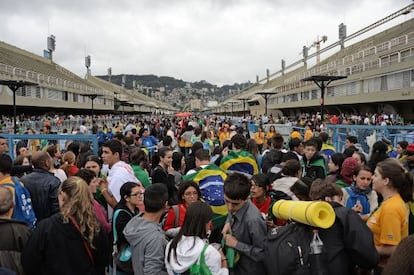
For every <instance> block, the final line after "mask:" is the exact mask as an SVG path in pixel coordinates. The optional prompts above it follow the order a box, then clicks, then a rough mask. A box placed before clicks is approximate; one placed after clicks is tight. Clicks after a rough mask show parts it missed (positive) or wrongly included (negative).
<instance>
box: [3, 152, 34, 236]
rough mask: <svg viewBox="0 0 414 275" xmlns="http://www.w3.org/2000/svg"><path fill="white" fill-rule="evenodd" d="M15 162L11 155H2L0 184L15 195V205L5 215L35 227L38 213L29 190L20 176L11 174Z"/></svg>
mask: <svg viewBox="0 0 414 275" xmlns="http://www.w3.org/2000/svg"><path fill="white" fill-rule="evenodd" d="M12 166H13V162H12V159H11V157H10V156H9V155H7V154H1V155H0V185H1V186H4V187H6V188H9V189H10V191H11V192H12V195H13V197H14V207H13V208H10V209H9V211H8V212H7V213H6V215H5V216H7V217H8V218H13V219H15V220H18V221H22V222H25V223H26V224H27V225H28V226H29V227H31V228H33V227H34V226H35V224H36V215H35V212H34V210H33V206H32V200H31V197H30V193H29V191H28V190H27V189H26V187H25V186H24V184H23V183H21V182H20V180H19V179H18V178H15V177H12V176H10V172H11V170H12Z"/></svg>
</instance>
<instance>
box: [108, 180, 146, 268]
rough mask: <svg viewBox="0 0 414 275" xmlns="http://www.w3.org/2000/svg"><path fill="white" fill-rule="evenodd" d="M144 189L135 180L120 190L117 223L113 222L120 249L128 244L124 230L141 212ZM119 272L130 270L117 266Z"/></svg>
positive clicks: (125, 184) (116, 211) (116, 208)
mask: <svg viewBox="0 0 414 275" xmlns="http://www.w3.org/2000/svg"><path fill="white" fill-rule="evenodd" d="M143 190H144V189H143V188H142V186H141V185H139V184H137V183H135V182H126V183H124V184H123V185H122V186H121V190H120V191H119V192H120V195H121V200H120V201H119V202H118V204H117V205H116V207H115V209H114V217H115V216H116V219H115V224H112V226H113V227H114V228H115V229H116V230H114V232H113V234H114V236H115V231H116V237H117V242H116V245H117V248H118V251H121V250H122V249H123V248H124V247H125V246H126V245H127V244H128V242H127V240H126V239H125V235H124V233H123V231H124V228H125V226H126V225H127V223H128V222H129V221H130V220H131V219H132V218H133V217H134V216H136V215H138V214H139V209H138V207H139V206H141V205H142V204H143V198H144V196H143V194H144V193H143ZM112 222H114V220H112ZM120 271H121V272H120ZM117 274H119V275H123V274H128V272H127V271H126V270H122V267H119V266H117Z"/></svg>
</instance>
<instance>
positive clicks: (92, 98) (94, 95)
mask: <svg viewBox="0 0 414 275" xmlns="http://www.w3.org/2000/svg"><path fill="white" fill-rule="evenodd" d="M81 96H86V97H89V98H90V99H91V101H92V110H91V111H92V123H93V117H94V112H95V111H94V108H93V101H94V100H95V98H97V97H98V96H101V95H98V94H81Z"/></svg>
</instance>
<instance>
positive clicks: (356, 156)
mask: <svg viewBox="0 0 414 275" xmlns="http://www.w3.org/2000/svg"><path fill="white" fill-rule="evenodd" d="M352 158H353V159H355V160H356V161H357V162H358V165H367V158H366V157H365V155H364V154H363V153H361V152H358V151H355V152H354V153H353V154H352Z"/></svg>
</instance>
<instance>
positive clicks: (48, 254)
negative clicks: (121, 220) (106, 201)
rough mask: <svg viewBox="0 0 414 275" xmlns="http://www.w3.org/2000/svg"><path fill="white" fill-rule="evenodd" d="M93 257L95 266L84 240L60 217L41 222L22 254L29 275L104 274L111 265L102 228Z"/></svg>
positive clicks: (95, 241)
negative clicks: (106, 267)
mask: <svg viewBox="0 0 414 275" xmlns="http://www.w3.org/2000/svg"><path fill="white" fill-rule="evenodd" d="M93 245H94V247H95V248H94V249H92V255H93V258H94V262H95V266H94V265H93V264H92V262H91V260H90V259H89V256H88V254H87V252H86V248H85V246H84V243H83V241H82V237H81V235H80V233H79V231H77V229H76V228H75V226H74V225H73V224H72V223H71V222H69V223H65V224H64V223H63V220H62V216H61V214H60V213H57V214H55V215H53V216H51V217H49V218H47V219H44V220H43V221H41V222H40V223H39V224H38V226H37V228H36V229H35V230H34V231H33V234H32V236H31V238H30V239H29V241H28V242H27V243H26V246H25V248H24V249H23V254H22V264H23V268H24V271H25V272H26V275H31V274H33V275H34V274H36V275H43V274H45V275H46V274H47V275H54V274H56V275H57V274H59V275H66V274H67V275H70V274H90V275H95V274H99V275H100V274H102V275H104V274H105V266H106V265H107V264H109V257H108V255H110V252H109V249H110V247H109V243H108V239H107V237H106V234H105V231H104V230H103V229H102V228H101V230H100V231H99V234H98V235H97V236H96V237H95V239H94V242H93Z"/></svg>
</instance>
